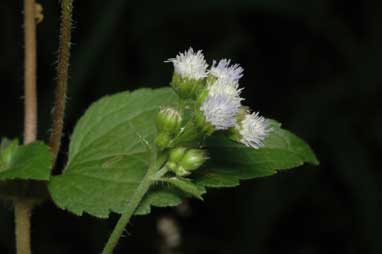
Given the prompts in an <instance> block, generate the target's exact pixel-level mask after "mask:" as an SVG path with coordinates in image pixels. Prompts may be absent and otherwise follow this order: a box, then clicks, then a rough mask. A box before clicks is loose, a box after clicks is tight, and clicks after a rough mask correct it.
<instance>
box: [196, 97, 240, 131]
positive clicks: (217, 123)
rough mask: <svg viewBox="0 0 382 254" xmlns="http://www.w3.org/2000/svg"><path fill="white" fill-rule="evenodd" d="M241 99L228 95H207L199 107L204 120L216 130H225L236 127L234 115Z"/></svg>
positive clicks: (238, 108)
mask: <svg viewBox="0 0 382 254" xmlns="http://www.w3.org/2000/svg"><path fill="white" fill-rule="evenodd" d="M241 100H242V99H241V98H240V97H237V96H232V95H228V94H224V93H221V94H209V95H208V97H207V98H206V100H205V101H204V102H203V104H202V105H201V107H200V110H201V112H202V113H203V115H204V118H205V120H206V121H207V122H208V123H210V124H211V125H212V126H213V127H214V128H215V129H216V130H226V129H229V128H231V127H233V126H235V125H236V115H237V113H238V112H239V110H240V107H241Z"/></svg>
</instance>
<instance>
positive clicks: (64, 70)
mask: <svg viewBox="0 0 382 254" xmlns="http://www.w3.org/2000/svg"><path fill="white" fill-rule="evenodd" d="M72 11H73V0H61V27H60V42H59V47H58V61H57V62H58V65H57V87H56V95H55V101H54V108H53V123H52V133H51V135H50V140H49V145H50V148H51V152H52V154H53V161H54V162H55V161H56V159H57V155H58V151H59V149H60V145H61V136H62V130H63V126H64V114H65V102H66V93H67V86H68V71H69V59H70V46H71V31H72Z"/></svg>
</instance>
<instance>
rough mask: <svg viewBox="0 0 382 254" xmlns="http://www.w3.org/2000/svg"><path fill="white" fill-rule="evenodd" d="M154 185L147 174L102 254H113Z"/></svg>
mask: <svg viewBox="0 0 382 254" xmlns="http://www.w3.org/2000/svg"><path fill="white" fill-rule="evenodd" d="M151 184H152V181H151V179H150V178H149V175H148V174H147V175H146V176H145V178H144V179H143V181H142V182H141V184H140V185H139V186H138V188H137V190H136V191H135V193H134V194H133V196H132V197H131V199H130V200H129V203H128V205H127V208H126V212H125V213H124V214H122V216H121V218H120V219H119V220H118V222H117V225H115V227H114V229H113V232H112V233H111V235H110V237H109V240H108V241H107V243H106V245H105V248H104V249H103V251H102V254H112V253H113V250H114V248H115V247H116V245H117V243H118V240H119V238H121V236H122V233H123V231H124V229H125V227H126V225H127V224H128V223H129V221H130V218H131V217H132V216H133V214H134V212H135V210H136V209H137V207H138V205H139V204H140V202H141V201H142V199H143V197H144V195H145V194H146V192H147V191H148V190H149V188H150V186H151Z"/></svg>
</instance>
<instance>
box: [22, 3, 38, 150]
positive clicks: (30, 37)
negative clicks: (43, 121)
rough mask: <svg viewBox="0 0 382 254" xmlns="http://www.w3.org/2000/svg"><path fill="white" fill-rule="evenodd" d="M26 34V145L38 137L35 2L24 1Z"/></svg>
mask: <svg viewBox="0 0 382 254" xmlns="http://www.w3.org/2000/svg"><path fill="white" fill-rule="evenodd" d="M24 33H25V52H24V54H25V59H24V61H25V67H24V90H25V103H24V107H25V109H24V110H25V115H24V143H25V144H28V143H31V142H33V141H34V140H35V139H36V136H37V92H36V69H37V67H36V55H37V53H36V21H35V1H34V0H24Z"/></svg>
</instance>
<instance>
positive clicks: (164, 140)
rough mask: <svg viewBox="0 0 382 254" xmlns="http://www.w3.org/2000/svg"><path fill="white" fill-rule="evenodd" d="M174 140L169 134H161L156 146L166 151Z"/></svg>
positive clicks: (157, 138) (156, 140)
mask: <svg viewBox="0 0 382 254" xmlns="http://www.w3.org/2000/svg"><path fill="white" fill-rule="evenodd" d="M171 140H172V138H171V136H170V135H169V133H167V132H160V133H159V134H158V136H157V137H156V139H155V144H157V146H158V147H159V148H161V149H165V148H167V147H168V145H169V144H170V142H171Z"/></svg>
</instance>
